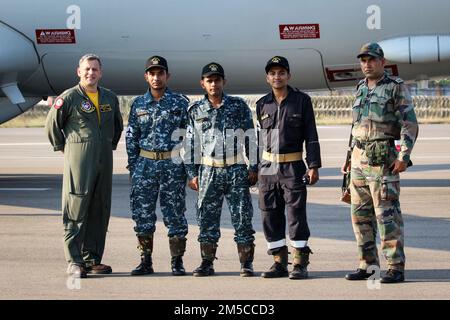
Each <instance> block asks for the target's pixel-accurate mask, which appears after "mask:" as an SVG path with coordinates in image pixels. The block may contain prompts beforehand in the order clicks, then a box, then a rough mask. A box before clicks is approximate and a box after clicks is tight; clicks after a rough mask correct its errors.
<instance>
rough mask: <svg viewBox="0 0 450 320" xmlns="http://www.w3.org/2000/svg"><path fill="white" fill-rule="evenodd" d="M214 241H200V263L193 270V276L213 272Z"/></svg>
mask: <svg viewBox="0 0 450 320" xmlns="http://www.w3.org/2000/svg"><path fill="white" fill-rule="evenodd" d="M216 250H217V244H216V243H207V242H201V243H200V251H201V255H202V263H201V264H200V266H199V267H198V268H197V269H195V270H194V273H193V274H194V276H195V277H205V276H212V275H213V274H214V267H213V262H214V259H216Z"/></svg>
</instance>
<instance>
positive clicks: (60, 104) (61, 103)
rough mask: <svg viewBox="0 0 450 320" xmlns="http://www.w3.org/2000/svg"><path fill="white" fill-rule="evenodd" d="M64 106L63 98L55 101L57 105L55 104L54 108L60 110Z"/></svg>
mask: <svg viewBox="0 0 450 320" xmlns="http://www.w3.org/2000/svg"><path fill="white" fill-rule="evenodd" d="M63 104H64V99H63V98H61V97H58V98H57V99H56V101H55V103H53V107H54V108H55V109H56V110H58V109H60V108H61V107H62V106H63Z"/></svg>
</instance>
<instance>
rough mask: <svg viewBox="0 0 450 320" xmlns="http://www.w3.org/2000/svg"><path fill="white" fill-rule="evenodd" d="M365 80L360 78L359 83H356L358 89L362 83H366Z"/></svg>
mask: <svg viewBox="0 0 450 320" xmlns="http://www.w3.org/2000/svg"><path fill="white" fill-rule="evenodd" d="M365 81H366V80H365V79H362V80H360V81H359V82H358V84H357V85H356V90H358V89H359V87H360V86H361V85H362V84H364V82H365Z"/></svg>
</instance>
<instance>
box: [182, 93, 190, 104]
mask: <svg viewBox="0 0 450 320" xmlns="http://www.w3.org/2000/svg"><path fill="white" fill-rule="evenodd" d="M180 96H181V97H183V98H184V99H185V100H186V101H187V102H188V103H189V102H190V101H191V100H190V99H189V98H188V96H186V95H184V94H182V93H181V94H180Z"/></svg>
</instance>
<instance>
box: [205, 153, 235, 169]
mask: <svg viewBox="0 0 450 320" xmlns="http://www.w3.org/2000/svg"><path fill="white" fill-rule="evenodd" d="M241 160H242V155H237V156H234V157H230V158H226V159H225V160H223V159H214V158H211V157H202V164H204V165H207V166H210V167H216V168H224V167H227V166H232V165H233V164H236V163H239V162H241Z"/></svg>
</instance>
